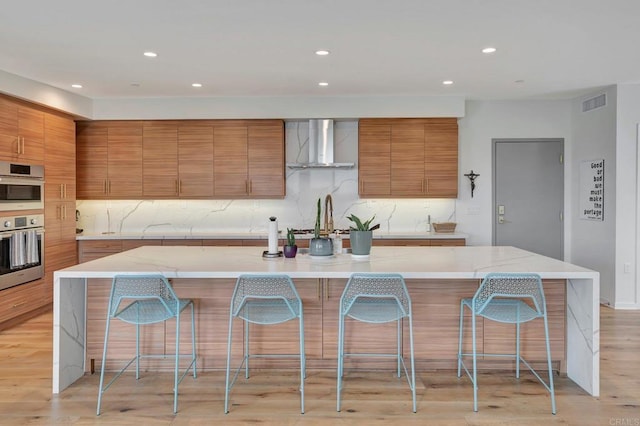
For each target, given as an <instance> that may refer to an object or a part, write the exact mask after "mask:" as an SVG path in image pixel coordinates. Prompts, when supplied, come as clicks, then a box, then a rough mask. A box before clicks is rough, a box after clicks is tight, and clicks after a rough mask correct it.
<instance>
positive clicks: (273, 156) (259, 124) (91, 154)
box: [77, 120, 285, 199]
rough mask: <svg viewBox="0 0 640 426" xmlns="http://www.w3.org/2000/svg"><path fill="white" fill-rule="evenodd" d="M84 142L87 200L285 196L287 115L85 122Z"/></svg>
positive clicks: (81, 174) (81, 167) (81, 172)
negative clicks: (285, 118) (246, 118)
mask: <svg viewBox="0 0 640 426" xmlns="http://www.w3.org/2000/svg"><path fill="white" fill-rule="evenodd" d="M77 143H78V148H77V153H78V198H80V199H100V198H110V199H118V198H123V199H127V198H129V199H130V198H142V199H163V198H164V199H174V198H191V199H198V198H281V197H284V192H285V183H284V182H285V181H284V123H283V121H282V120H184V121H183V120H180V121H144V122H141V121H139V122H133V121H132V122H91V123H79V124H78V135H77ZM127 152H128V153H129V154H130V156H128V157H126V158H125V156H126V153H127ZM124 168H126V170H124ZM116 170H117V172H116ZM115 173H120V174H121V175H122V176H126V177H127V179H128V182H130V184H129V186H128V187H124V186H123V184H124V182H123V181H121V180H117V179H116V175H115ZM123 188H124V189H126V190H127V191H123ZM134 188H135V190H134Z"/></svg>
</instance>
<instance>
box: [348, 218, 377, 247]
mask: <svg viewBox="0 0 640 426" xmlns="http://www.w3.org/2000/svg"><path fill="white" fill-rule="evenodd" d="M375 217H376V216H375V215H373V217H372V218H371V219H369V220H367V221H362V219H360V218H359V217H358V216H356V215H354V214H351V215H350V216H348V217H347V219H349V220H350V221H351V222H353V225H352V226H350V227H349V239H350V240H351V254H353V255H356V256H368V255H369V254H370V253H371V242H372V240H373V231H374V230H375V229H378V228H379V227H380V224H375V225H373V226H372V225H371V222H373V220H374V219H375Z"/></svg>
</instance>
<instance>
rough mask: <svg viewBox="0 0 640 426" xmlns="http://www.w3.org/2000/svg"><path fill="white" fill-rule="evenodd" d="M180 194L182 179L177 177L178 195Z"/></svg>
mask: <svg viewBox="0 0 640 426" xmlns="http://www.w3.org/2000/svg"><path fill="white" fill-rule="evenodd" d="M179 194H182V179H178V195H179Z"/></svg>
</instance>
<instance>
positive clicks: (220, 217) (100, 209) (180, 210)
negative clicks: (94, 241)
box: [77, 120, 465, 235]
mask: <svg viewBox="0 0 640 426" xmlns="http://www.w3.org/2000/svg"><path fill="white" fill-rule="evenodd" d="M285 132H286V133H285V140H286V162H289V163H292V162H305V161H307V160H308V135H309V129H308V124H307V121H289V122H287V123H286V128H285ZM334 134H335V136H334V137H335V152H334V157H335V161H336V162H341V163H344V162H353V163H355V164H356V166H355V167H354V168H352V169H307V170H294V169H289V168H287V169H286V181H287V195H286V197H285V198H284V199H281V200H84V201H78V202H77V208H78V210H79V211H80V220H79V222H78V227H79V228H82V229H84V230H85V231H86V232H88V233H100V232H135V233H138V232H147V233H150V234H151V233H184V234H186V235H188V234H189V233H200V232H239V233H244V232H266V230H267V222H268V220H269V217H270V216H276V217H277V218H278V225H279V228H280V229H286V228H287V227H289V228H313V226H314V223H315V216H316V202H317V200H318V198H321V200H322V205H323V209H324V200H325V196H326V195H327V194H331V196H332V198H333V220H334V227H335V228H348V227H349V224H350V222H349V221H348V220H347V219H346V217H347V216H349V215H350V214H351V213H354V214H355V215H356V216H359V217H361V218H363V219H366V218H369V217H371V216H373V215H375V216H376V219H375V222H376V223H380V230H381V232H419V233H420V232H425V231H426V223H427V217H428V216H429V215H431V221H432V222H445V221H455V220H456V200H450V199H361V198H359V196H358V167H357V161H358V122H357V121H356V120H351V121H336V122H335V124H334ZM322 215H323V216H324V210H323V214H322ZM458 231H460V232H465V230H464V227H463V226H461V224H459V226H458Z"/></svg>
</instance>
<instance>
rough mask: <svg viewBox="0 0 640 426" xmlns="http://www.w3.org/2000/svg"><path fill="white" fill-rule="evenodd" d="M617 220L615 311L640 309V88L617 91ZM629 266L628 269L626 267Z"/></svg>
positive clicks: (627, 86) (630, 86)
mask: <svg viewBox="0 0 640 426" xmlns="http://www.w3.org/2000/svg"><path fill="white" fill-rule="evenodd" d="M617 90H618V93H617V114H616V116H617V122H616V197H617V199H618V200H619V202H618V204H617V206H618V208H617V210H616V217H615V226H616V227H615V277H616V281H615V307H616V308H634V309H640V300H639V299H640V298H639V296H638V295H639V293H640V284H639V283H638V265H640V258H639V256H640V253H638V241H639V240H640V235H639V232H640V230H639V229H638V212H639V211H640V208H639V207H640V206H639V204H638V203H639V201H638V200H639V198H640V196H639V195H640V194H639V191H640V186H639V182H638V155H639V154H638V123H640V85H639V84H621V85H618V87H617ZM625 265H628V266H627V267H625Z"/></svg>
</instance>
